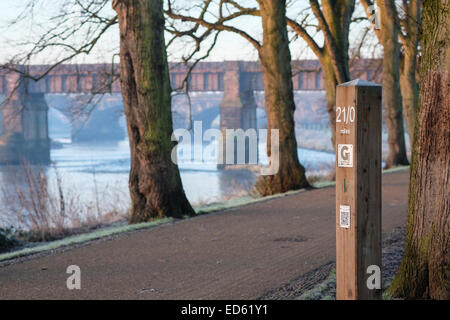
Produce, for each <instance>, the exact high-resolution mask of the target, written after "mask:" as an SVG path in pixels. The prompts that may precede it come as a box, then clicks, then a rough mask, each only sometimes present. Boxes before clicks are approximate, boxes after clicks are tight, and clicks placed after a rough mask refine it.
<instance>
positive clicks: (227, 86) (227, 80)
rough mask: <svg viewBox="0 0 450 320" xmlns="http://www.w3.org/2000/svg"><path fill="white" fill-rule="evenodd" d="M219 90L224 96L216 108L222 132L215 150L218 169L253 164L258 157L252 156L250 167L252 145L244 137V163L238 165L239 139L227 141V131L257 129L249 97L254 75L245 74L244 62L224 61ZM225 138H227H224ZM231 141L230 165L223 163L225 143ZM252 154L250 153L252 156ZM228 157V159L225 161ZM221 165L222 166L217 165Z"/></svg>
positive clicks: (254, 102)
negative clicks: (221, 87)
mask: <svg viewBox="0 0 450 320" xmlns="http://www.w3.org/2000/svg"><path fill="white" fill-rule="evenodd" d="M224 64H225V65H224V70H225V72H224V76H223V86H224V95H223V100H222V102H221V104H220V130H221V131H222V137H223V143H222V148H221V149H220V150H219V164H218V168H219V169H226V168H227V167H228V166H230V165H237V164H245V165H248V164H256V163H257V162H258V157H257V156H256V163H251V161H250V158H251V157H250V153H251V152H252V150H251V147H252V144H251V143H250V141H249V137H248V136H246V137H245V142H244V143H245V155H244V163H242V162H240V161H238V159H239V156H238V152H237V151H238V146H237V143H239V139H238V138H236V137H230V134H229V133H227V129H234V130H236V129H242V130H243V131H246V130H248V129H255V130H256V128H257V123H256V108H257V106H256V101H255V96H254V94H253V91H254V88H255V81H256V73H254V72H245V71H244V70H245V69H244V66H243V64H244V62H242V61H227V62H225V63H224ZM227 135H228V136H227ZM231 139H233V140H234V141H235V146H234V150H232V151H231V150H228V152H230V151H231V152H232V153H233V159H234V161H233V162H232V163H230V162H229V161H227V140H228V141H231ZM254 151H255V150H253V152H254ZM257 152H258V143H257V141H256V154H257ZM229 157H230V155H228V158H229ZM221 161H222V163H220V162H221Z"/></svg>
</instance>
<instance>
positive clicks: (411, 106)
mask: <svg viewBox="0 0 450 320" xmlns="http://www.w3.org/2000/svg"><path fill="white" fill-rule="evenodd" d="M421 2H422V1H421V0H403V2H402V9H403V14H402V15H401V17H399V19H400V23H401V26H402V31H401V32H400V33H399V35H400V40H401V43H402V45H403V63H402V72H401V74H400V87H401V90H402V104H403V116H404V118H405V120H406V127H407V129H408V134H409V141H410V145H411V148H412V145H413V141H414V124H415V118H416V110H417V107H418V104H419V89H418V86H417V80H416V79H417V77H416V74H417V72H416V71H417V56H418V47H419V26H420V12H421Z"/></svg>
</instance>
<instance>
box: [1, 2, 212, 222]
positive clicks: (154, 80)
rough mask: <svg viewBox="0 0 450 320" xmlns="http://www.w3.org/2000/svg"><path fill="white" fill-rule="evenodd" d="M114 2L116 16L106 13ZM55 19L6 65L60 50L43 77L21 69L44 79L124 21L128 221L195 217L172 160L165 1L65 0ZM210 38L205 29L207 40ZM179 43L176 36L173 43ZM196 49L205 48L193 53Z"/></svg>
mask: <svg viewBox="0 0 450 320" xmlns="http://www.w3.org/2000/svg"><path fill="white" fill-rule="evenodd" d="M42 2H45V1H44V0H30V2H29V4H28V6H27V8H26V9H25V10H24V13H23V15H21V16H19V17H18V20H20V19H23V18H24V17H25V16H26V15H27V14H32V10H34V8H35V7H36V6H37V4H38V3H42ZM111 3H112V4H113V7H114V9H115V11H116V12H117V15H115V14H114V11H110V10H107V5H111ZM51 21H52V24H51V25H50V26H49V27H48V29H47V30H46V31H45V32H44V33H43V34H42V35H41V36H40V37H39V39H37V40H36V41H33V42H27V43H25V45H26V46H28V48H31V49H29V50H27V51H25V54H19V55H17V56H15V57H13V59H12V60H11V63H10V64H8V65H5V67H8V68H10V70H11V71H15V72H20V70H21V68H16V67H15V65H17V64H27V63H29V62H30V61H31V62H32V61H33V59H34V58H36V57H37V56H39V55H41V56H42V55H45V54H48V53H49V52H50V53H51V52H53V51H54V50H57V49H59V50H60V52H59V54H58V55H57V57H56V58H55V59H56V61H55V62H54V63H52V64H50V65H49V66H48V68H46V69H45V70H43V71H42V72H41V73H40V74H38V75H32V74H30V73H29V72H20V74H21V75H22V76H23V77H26V78H29V79H32V80H34V81H38V80H40V79H42V78H43V77H45V75H47V74H48V73H49V72H51V71H52V70H53V69H54V68H56V67H57V66H58V65H60V64H62V63H64V62H68V61H72V60H73V59H74V58H75V57H78V56H80V55H88V54H91V53H92V50H93V49H94V48H95V47H96V45H97V44H98V43H99V42H100V40H101V39H102V37H103V36H104V35H105V34H106V33H107V31H108V30H110V28H111V27H112V26H114V25H116V24H119V29H120V80H121V87H122V94H123V97H124V104H125V116H126V118H127V125H128V133H129V139H130V149H131V170H130V180H129V187H130V194H131V200H132V207H131V217H130V222H131V223H136V222H141V221H148V220H151V219H154V218H157V217H162V216H171V217H177V218H180V217H183V216H186V215H194V214H195V212H194V210H193V209H192V207H191V206H190V204H189V202H188V200H187V198H186V196H185V193H184V190H183V187H182V183H181V178H180V174H179V169H178V166H177V165H176V164H174V163H173V162H172V160H171V151H172V148H173V147H174V146H175V144H174V142H173V141H172V140H171V134H172V130H173V129H172V113H171V92H172V90H171V86H170V81H169V70H168V62H167V53H166V43H165V37H164V25H165V18H164V12H163V2H162V0H123V1H121V0H115V1H112V2H111V1H109V0H66V1H65V2H64V3H62V4H61V7H60V12H59V13H58V14H57V15H56V16H54V17H52V19H51ZM181 36H185V34H179V35H177V34H175V35H174V37H175V38H176V37H181ZM187 36H189V35H187ZM208 36H209V34H206V35H204V38H206V37H208ZM173 41H175V40H174V39H171V40H170V41H169V42H168V44H169V45H170V43H172V42H173ZM198 52H200V48H199V47H198V48H197V49H196V50H195V52H194V53H193V54H192V55H189V58H193V57H194V56H196V54H197V53H198ZM112 56H113V57H114V56H116V54H115V53H113V54H112ZM193 59H194V58H193ZM111 65H112V74H113V75H117V73H116V72H115V71H114V63H112V64H111ZM187 76H188V75H187ZM110 79H113V77H110Z"/></svg>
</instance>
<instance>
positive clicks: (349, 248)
mask: <svg viewBox="0 0 450 320" xmlns="http://www.w3.org/2000/svg"><path fill="white" fill-rule="evenodd" d="M380 270H381V86H380V85H378V84H375V83H372V82H368V81H364V80H354V81H350V82H347V83H343V84H341V85H339V86H338V87H337V93H336V278H337V290H336V299H339V300H343V299H345V300H350V299H351V300H353V299H380V298H381V271H380Z"/></svg>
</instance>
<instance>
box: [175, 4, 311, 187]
mask: <svg viewBox="0 0 450 320" xmlns="http://www.w3.org/2000/svg"><path fill="white" fill-rule="evenodd" d="M192 3H193V5H192V6H193V7H195V8H200V9H199V14H197V15H194V14H189V12H187V13H183V12H180V10H177V9H176V7H175V1H173V0H168V8H167V11H166V14H167V15H168V16H169V17H170V18H171V19H176V20H180V21H185V22H191V23H193V24H195V25H200V26H202V27H203V28H206V29H208V30H216V31H226V32H233V33H235V34H237V35H239V36H241V37H243V38H244V39H246V40H247V41H248V42H249V43H250V44H251V45H252V46H253V47H254V48H255V49H256V51H257V52H258V56H259V60H260V62H261V67H262V73H263V80H264V91H265V106H266V114H267V129H268V131H269V134H268V139H267V140H268V142H267V152H268V156H269V159H270V157H271V154H270V150H271V142H270V141H271V138H270V130H272V129H277V130H279V143H280V145H279V160H280V169H279V171H278V173H276V174H275V175H272V176H261V177H260V178H259V180H258V181H257V183H256V188H257V190H258V191H259V193H260V194H261V195H270V194H276V193H281V192H286V191H288V190H294V189H300V188H304V187H307V186H309V184H308V181H307V180H306V177H305V169H304V167H303V166H302V165H301V164H300V162H299V160H298V153H297V152H298V151H297V150H298V149H297V141H296V138H295V127H294V111H295V103H294V96H293V85H292V69H291V64H290V62H291V54H290V50H289V39H288V36H287V27H286V2H285V1H279V0H258V1H257V3H258V7H255V8H248V7H245V6H244V5H242V3H241V2H240V1H234V0H221V1H218V2H215V1H212V0H204V1H196V2H194V1H193V2H192ZM243 16H260V17H261V22H262V27H263V40H262V42H260V41H258V40H257V39H255V38H254V37H252V36H251V35H250V34H249V33H248V32H246V31H245V30H243V29H241V28H239V27H237V26H236V25H233V24H230V22H235V20H236V19H237V18H239V17H243Z"/></svg>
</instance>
